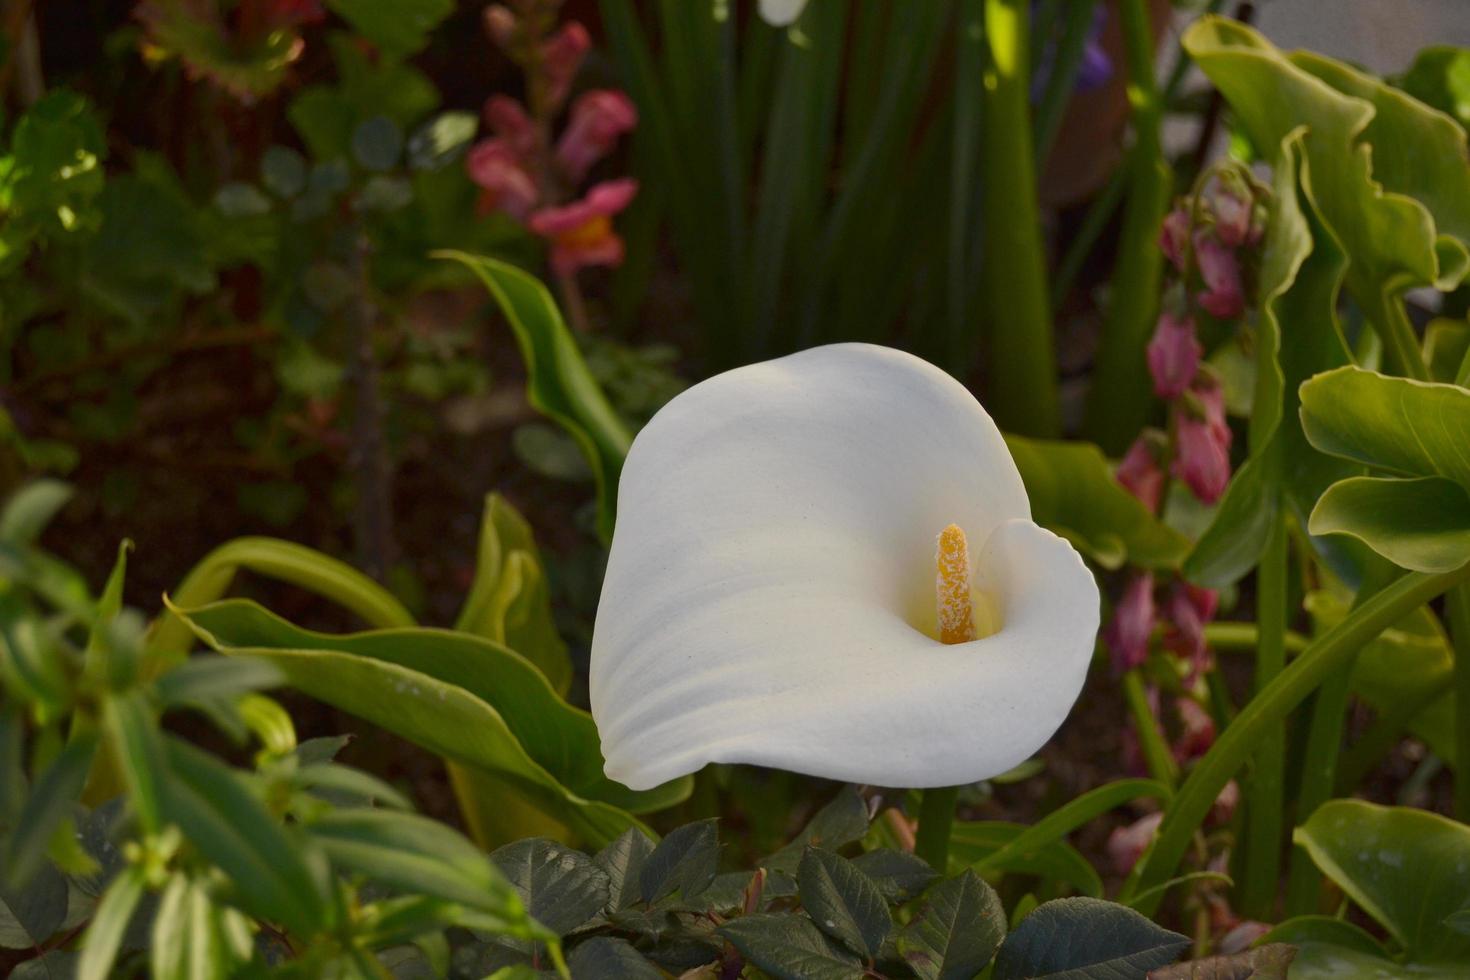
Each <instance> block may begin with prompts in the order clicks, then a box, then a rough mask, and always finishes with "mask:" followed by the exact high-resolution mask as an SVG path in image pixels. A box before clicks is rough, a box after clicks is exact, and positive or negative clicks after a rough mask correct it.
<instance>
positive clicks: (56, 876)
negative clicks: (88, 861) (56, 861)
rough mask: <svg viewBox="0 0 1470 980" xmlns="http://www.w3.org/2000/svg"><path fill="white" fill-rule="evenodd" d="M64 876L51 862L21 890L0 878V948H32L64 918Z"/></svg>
mask: <svg viewBox="0 0 1470 980" xmlns="http://www.w3.org/2000/svg"><path fill="white" fill-rule="evenodd" d="M66 904H67V886H66V877H65V876H64V875H62V873H61V872H59V871H57V870H56V869H55V868H54V867H52V866H51V865H50V864H46V865H42V867H41V870H40V872H38V873H37V874H36V875H35V877H33V878H32V879H31V881H30V883H29V884H28V885H27V886H26V887H25V888H22V889H13V888H11V887H10V886H8V885H7V884H6V883H5V882H4V881H3V880H0V949H33V948H35V947H37V946H40V945H41V944H42V943H44V942H45V941H46V940H48V939H50V938H51V936H52V935H54V934H55V932H56V930H58V929H60V928H61V925H62V923H63V922H64V921H65V920H66Z"/></svg>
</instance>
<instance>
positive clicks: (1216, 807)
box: [1210, 779, 1240, 824]
mask: <svg viewBox="0 0 1470 980" xmlns="http://www.w3.org/2000/svg"><path fill="white" fill-rule="evenodd" d="M1239 805H1240V784H1239V783H1237V782H1236V781H1235V780H1233V779H1232V780H1230V782H1228V783H1226V784H1225V788H1224V789H1222V790H1220V795H1219V796H1217V797H1215V802H1214V804H1213V805H1212V806H1211V807H1210V822H1211V823H1214V824H1222V823H1229V822H1230V818H1231V817H1233V816H1235V808H1236V807H1238V806H1239Z"/></svg>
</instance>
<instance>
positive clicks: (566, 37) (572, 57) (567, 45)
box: [541, 20, 592, 111]
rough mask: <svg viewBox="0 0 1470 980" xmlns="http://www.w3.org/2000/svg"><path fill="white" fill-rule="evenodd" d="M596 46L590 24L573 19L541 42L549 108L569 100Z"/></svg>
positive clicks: (542, 67)
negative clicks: (588, 29)
mask: <svg viewBox="0 0 1470 980" xmlns="http://www.w3.org/2000/svg"><path fill="white" fill-rule="evenodd" d="M591 48H592V37H591V35H589V34H588V33H587V28H585V27H583V26H582V25H581V24H579V23H578V22H577V21H574V20H569V21H567V22H566V23H565V24H563V25H562V26H561V30H559V31H557V32H556V33H555V34H553V35H551V37H549V38H547V39H546V40H545V41H544V42H542V44H541V71H542V73H543V75H542V77H543V78H544V79H545V81H546V101H547V109H548V110H549V111H555V110H556V109H559V108H561V106H562V104H563V103H564V102H566V100H567V93H569V92H571V90H572V81H573V80H574V79H575V78H576V77H577V72H578V70H580V69H581V67H582V59H583V58H584V57H586V55H587V52H588V51H589V50H591Z"/></svg>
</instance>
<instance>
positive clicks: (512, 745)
mask: <svg viewBox="0 0 1470 980" xmlns="http://www.w3.org/2000/svg"><path fill="white" fill-rule="evenodd" d="M185 615H186V617H187V620H188V621H189V622H190V623H191V624H192V625H193V626H194V627H195V628H197V629H198V630H200V631H201V634H202V635H203V637H204V639H205V640H206V642H207V643H209V645H211V646H213V647H214V648H215V649H218V650H220V651H221V652H224V653H230V654H244V655H247V656H257V657H263V658H265V659H268V660H270V661H272V662H273V663H275V664H276V666H277V667H279V668H280V669H281V670H282V671H283V672H284V674H285V675H286V677H287V678H288V680H289V682H290V684H291V685H292V686H293V687H295V688H297V689H298V690H301V691H303V692H305V693H307V694H309V695H311V696H312V697H315V698H317V699H318V700H321V701H325V702H326V703H328V704H331V705H334V706H336V707H338V708H340V709H342V710H343V711H348V712H351V713H352V714H355V715H358V716H359V717H361V718H365V719H367V720H368V721H371V722H373V723H374V724H377V725H379V726H381V727H383V728H385V729H387V730H389V731H391V732H394V733H395V734H397V735H399V736H401V737H403V738H406V739H408V740H409V741H412V742H414V743H415V744H417V745H421V746H423V747H424V748H427V749H429V750H430V751H432V752H436V753H438V754H440V755H442V756H444V757H445V758H447V759H450V760H453V761H455V762H457V763H461V764H463V765H465V766H469V767H472V768H474V769H477V770H481V771H484V772H486V773H489V774H491V775H494V776H496V777H497V778H500V779H504V780H505V781H506V782H507V783H509V784H510V785H511V786H512V787H513V788H514V789H515V790H516V792H518V793H519V794H520V795H522V796H523V797H524V798H525V799H526V800H527V801H528V802H530V803H532V804H534V805H535V806H536V807H537V808H538V809H540V810H542V811H544V812H545V813H547V814H548V815H550V816H552V817H554V818H555V819H557V820H559V821H561V822H563V823H564V824H565V825H566V826H567V827H568V828H570V829H571V830H572V831H573V832H575V833H578V834H580V835H582V836H583V837H585V838H587V839H588V840H591V841H593V842H594V843H595V844H598V845H600V844H604V843H606V842H607V841H610V840H612V839H613V838H614V837H616V836H617V835H618V834H620V833H622V832H623V831H624V830H626V829H627V828H628V827H631V826H638V825H639V824H638V821H637V820H636V819H635V818H634V817H633V816H632V815H631V814H630V813H629V812H627V811H628V810H629V809H632V810H636V811H638V812H646V811H649V810H657V809H662V808H664V807H668V806H672V805H673V804H675V803H677V802H679V801H680V800H682V799H684V798H685V797H687V796H688V794H689V791H690V787H691V782H692V781H691V780H690V779H688V778H684V779H679V780H674V781H673V782H670V783H667V784H665V785H664V786H661V787H658V788H657V789H653V790H647V791H643V792H634V791H632V790H629V789H627V788H626V787H624V786H622V785H620V784H618V783H615V782H613V781H611V780H609V779H608V778H607V777H606V776H605V775H604V774H603V772H602V752H601V748H600V745H601V743H600V742H599V741H598V738H597V726H596V725H595V724H594V722H593V721H592V717H591V716H590V715H588V714H587V713H586V712H585V711H582V710H580V709H578V708H574V707H572V706H571V705H568V704H567V703H566V702H564V701H562V700H561V699H560V698H559V697H557V696H556V693H555V692H554V691H553V690H552V689H551V686H550V684H549V683H548V681H547V680H546V677H545V675H543V674H542V673H541V672H540V671H539V670H537V669H536V668H535V667H534V666H533V665H532V664H530V663H529V662H527V661H526V660H525V659H524V658H523V657H520V656H519V655H517V654H515V653H514V652H512V651H510V650H507V649H506V648H504V647H502V646H500V645H498V644H494V643H491V642H489V641H488V640H483V639H480V638H479V637H476V636H471V635H469V634H466V633H451V632H448V631H445V630H429V629H399V630H380V631H375V632H370V633H356V634H348V635H344V636H337V635H332V634H326V633H315V632H311V631H309V630H303V629H300V628H298V627H295V626H293V625H291V624H290V623H287V622H286V621H285V620H282V619H280V618H278V617H276V616H274V615H272V614H271V613H269V612H267V611H266V610H264V609H261V608H260V607H259V606H257V605H255V604H254V603H250V602H243V601H239V600H233V601H226V602H221V603H216V604H214V605H211V606H207V607H205V608H203V609H196V610H193V611H191V612H188V613H186V614H185Z"/></svg>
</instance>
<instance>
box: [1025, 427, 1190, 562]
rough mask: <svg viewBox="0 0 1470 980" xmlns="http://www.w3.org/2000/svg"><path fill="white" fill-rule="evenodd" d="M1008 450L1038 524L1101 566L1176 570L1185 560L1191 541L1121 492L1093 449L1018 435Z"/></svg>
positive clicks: (1090, 446) (1073, 443) (1105, 461)
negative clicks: (1128, 565)
mask: <svg viewBox="0 0 1470 980" xmlns="http://www.w3.org/2000/svg"><path fill="white" fill-rule="evenodd" d="M1006 446H1007V447H1008V448H1009V449H1010V451H1011V456H1012V458H1013V459H1015V461H1016V467H1017V468H1018V469H1019V470H1020V471H1021V479H1022V481H1024V482H1025V484H1026V495H1027V496H1028V497H1029V498H1030V499H1031V514H1032V516H1033V517H1034V518H1035V520H1036V522H1037V523H1038V524H1041V525H1042V526H1044V527H1047V528H1050V529H1051V530H1053V531H1055V532H1056V533H1057V534H1060V535H1061V536H1062V537H1064V538H1066V539H1067V540H1069V541H1071V542H1072V543H1073V544H1075V545H1076V546H1077V547H1078V549H1079V550H1081V551H1082V552H1083V553H1084V554H1086V555H1087V556H1088V557H1090V558H1092V559H1093V560H1094V561H1096V562H1097V563H1098V564H1099V565H1101V566H1103V567H1104V568H1121V567H1122V566H1123V565H1125V564H1133V565H1142V566H1144V567H1146V568H1174V567H1177V566H1178V564H1179V562H1180V561H1182V560H1183V558H1184V555H1185V554H1186V552H1187V551H1188V550H1189V542H1188V541H1187V540H1186V539H1185V538H1184V536H1183V535H1181V534H1180V533H1179V532H1178V531H1175V530H1174V529H1173V528H1170V527H1168V526H1167V525H1165V524H1163V523H1162V522H1160V521H1159V520H1158V519H1157V518H1156V517H1154V516H1153V515H1152V514H1150V513H1149V511H1148V508H1146V507H1144V506H1143V504H1142V503H1140V502H1139V501H1138V499H1137V498H1136V497H1134V496H1133V495H1132V494H1131V493H1129V492H1128V491H1127V490H1125V489H1123V486H1122V484H1120V483H1118V481H1117V480H1116V479H1114V478H1113V471H1112V468H1111V467H1110V466H1109V465H1108V461H1107V460H1106V459H1105V458H1104V457H1103V454H1102V451H1101V450H1100V449H1098V448H1097V447H1096V446H1093V445H1091V444H1089V443H1080V442H1054V441H1049V440H1044V439H1026V438H1023V437H1021V436H1006Z"/></svg>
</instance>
